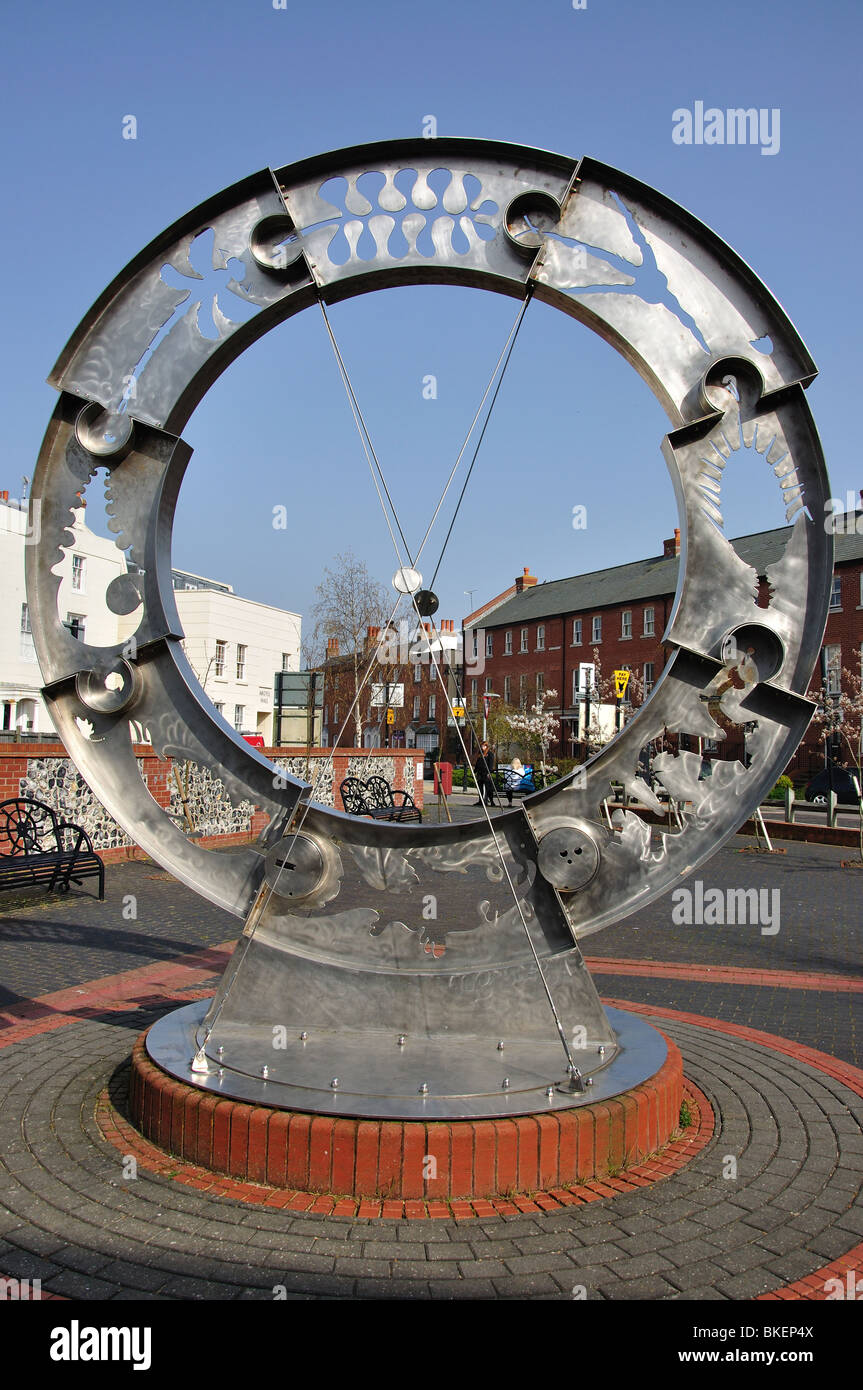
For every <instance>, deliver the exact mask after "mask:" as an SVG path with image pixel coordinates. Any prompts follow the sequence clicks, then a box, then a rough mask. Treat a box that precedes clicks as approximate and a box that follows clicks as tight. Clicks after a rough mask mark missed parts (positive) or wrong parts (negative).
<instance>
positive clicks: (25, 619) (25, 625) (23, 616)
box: [21, 603, 30, 632]
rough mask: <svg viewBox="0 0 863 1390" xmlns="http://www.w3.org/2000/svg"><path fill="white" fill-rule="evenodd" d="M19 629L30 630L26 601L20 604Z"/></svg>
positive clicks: (28, 610)
mask: <svg viewBox="0 0 863 1390" xmlns="http://www.w3.org/2000/svg"><path fill="white" fill-rule="evenodd" d="M21 631H22V632H29V631H30V609H29V608H28V607H27V604H26V603H22V604H21Z"/></svg>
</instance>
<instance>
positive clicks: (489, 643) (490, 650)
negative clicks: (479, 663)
mask: <svg viewBox="0 0 863 1390" xmlns="http://www.w3.org/2000/svg"><path fill="white" fill-rule="evenodd" d="M485 654H486V656H494V638H493V637H492V634H491V633H490V632H487V633H486V634H485Z"/></svg>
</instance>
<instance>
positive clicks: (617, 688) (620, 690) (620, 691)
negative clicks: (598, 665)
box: [613, 671, 631, 700]
mask: <svg viewBox="0 0 863 1390" xmlns="http://www.w3.org/2000/svg"><path fill="white" fill-rule="evenodd" d="M613 674H614V693H615V695H616V696H617V698H618V700H622V699H623V697H624V695H625V694H626V687H627V686H628V685H629V677H630V674H631V672H629V671H615V672H614V673H613Z"/></svg>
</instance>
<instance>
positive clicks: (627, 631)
mask: <svg viewBox="0 0 863 1390" xmlns="http://www.w3.org/2000/svg"><path fill="white" fill-rule="evenodd" d="M631 637H632V609H631V608H624V609H623V611H622V612H621V615H620V640H621V642H628V641H629V640H630V638H631Z"/></svg>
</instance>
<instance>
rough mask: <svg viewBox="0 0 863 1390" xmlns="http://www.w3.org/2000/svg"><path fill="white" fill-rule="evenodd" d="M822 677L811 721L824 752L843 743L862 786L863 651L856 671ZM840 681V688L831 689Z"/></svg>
mask: <svg viewBox="0 0 863 1390" xmlns="http://www.w3.org/2000/svg"><path fill="white" fill-rule="evenodd" d="M832 674H833V676H834V679H833V680H832V681H830V680H829V679H825V680H822V682H821V685H820V686H818V687H815V688H813V689H812V690H809V691H807V695H808V698H809V699H810V700H814V701H815V704H816V710H815V713H814V714H813V716H812V723H813V724H814V725H815V727H816V729H817V730H818V731H819V734H820V737H821V738H822V739H823V740H824V745H825V753H826V750H827V745H828V743H832V744H833V746H834V747H835V746H836V744H837V743H838V744H839V746H840V748H841V746H842V745H843V744H844V745H845V748H846V750H847V753H848V758H847V759H846V765H847V766H848V768H849V771H850V772H851V773H852V774H853V775H855V776H856V778H857V782H858V784H859V785H860V786H862V787H863V653H861V655H860V658H859V660H858V668H857V670H856V671H849V670H848V669H847V667H845V668H843V670H842V673H841V679H840V680H839V681H836V680H835V675H836V674H837V673H836V672H834V673H832ZM837 684H838V686H839V689H838V690H836V689H835V688H834V689H832V690H831V689H830V686H831V685H833V686H834V687H835V686H836V685H837ZM860 858H861V860H863V814H861V817H860Z"/></svg>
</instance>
